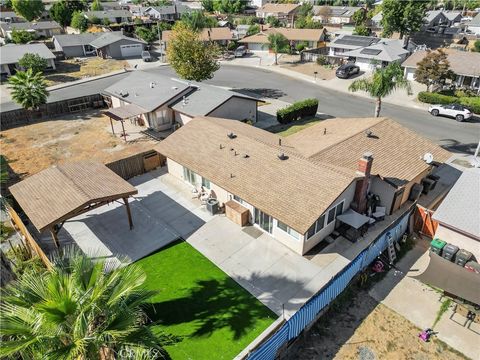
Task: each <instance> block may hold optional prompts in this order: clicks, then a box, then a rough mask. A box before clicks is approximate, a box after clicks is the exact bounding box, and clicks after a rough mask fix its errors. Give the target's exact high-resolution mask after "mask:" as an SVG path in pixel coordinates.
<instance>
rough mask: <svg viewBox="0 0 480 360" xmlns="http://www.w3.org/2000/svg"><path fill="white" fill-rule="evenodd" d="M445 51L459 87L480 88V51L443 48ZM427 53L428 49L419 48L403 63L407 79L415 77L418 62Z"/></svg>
mask: <svg viewBox="0 0 480 360" xmlns="http://www.w3.org/2000/svg"><path fill="white" fill-rule="evenodd" d="M443 51H444V52H445V53H446V54H447V60H448V62H449V63H450V70H452V71H453V72H454V73H455V74H456V75H457V76H456V79H455V84H456V85H457V86H458V87H462V86H465V87H471V88H473V89H480V53H476V52H468V51H459V50H454V49H448V48H446V49H443ZM425 55H427V51H426V50H418V51H416V52H414V53H413V54H412V55H411V56H410V57H408V58H407V60H405V61H404V62H403V63H402V66H403V67H404V68H405V71H404V73H405V77H406V79H407V80H414V79H415V71H416V68H417V64H418V63H419V62H420V60H422V59H423V58H424V57H425Z"/></svg>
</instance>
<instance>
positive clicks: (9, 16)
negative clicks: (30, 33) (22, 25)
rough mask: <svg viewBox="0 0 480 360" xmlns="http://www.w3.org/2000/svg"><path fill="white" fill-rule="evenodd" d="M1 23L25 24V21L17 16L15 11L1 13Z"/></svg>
mask: <svg viewBox="0 0 480 360" xmlns="http://www.w3.org/2000/svg"><path fill="white" fill-rule="evenodd" d="M0 21H1V22H6V23H17V22H24V21H25V19H24V18H23V17H22V16H20V15H17V14H16V13H15V11H0Z"/></svg>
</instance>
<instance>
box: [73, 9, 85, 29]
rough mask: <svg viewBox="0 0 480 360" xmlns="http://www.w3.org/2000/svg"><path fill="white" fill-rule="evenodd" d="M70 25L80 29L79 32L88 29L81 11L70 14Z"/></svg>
mask: <svg viewBox="0 0 480 360" xmlns="http://www.w3.org/2000/svg"><path fill="white" fill-rule="evenodd" d="M70 26H71V27H73V28H75V29H77V30H80V31H81V32H84V31H85V30H87V29H88V20H87V18H86V17H85V15H84V14H83V13H82V12H80V11H75V12H74V13H73V14H72V21H71V23H70Z"/></svg>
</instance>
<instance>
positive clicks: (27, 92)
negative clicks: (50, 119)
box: [8, 69, 48, 110]
mask: <svg viewBox="0 0 480 360" xmlns="http://www.w3.org/2000/svg"><path fill="white" fill-rule="evenodd" d="M8 88H9V89H11V90H12V91H11V95H12V99H13V100H14V101H15V102H16V103H18V104H20V105H21V106H22V107H23V108H24V109H26V110H33V109H37V108H38V107H39V106H40V105H42V104H45V103H46V102H47V96H48V91H47V85H46V83H45V78H44V77H43V76H42V73H39V72H37V73H34V72H33V71H32V69H28V70H27V71H17V73H16V74H15V75H13V76H11V77H10V79H9V80H8Z"/></svg>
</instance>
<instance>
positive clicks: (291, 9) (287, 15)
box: [255, 3, 300, 24]
mask: <svg viewBox="0 0 480 360" xmlns="http://www.w3.org/2000/svg"><path fill="white" fill-rule="evenodd" d="M299 7H300V5H299V4H277V3H267V4H265V5H263V6H262V7H261V8H259V9H257V11H256V12H255V15H256V16H257V17H259V18H262V19H266V18H268V17H269V16H272V17H274V18H277V19H278V20H280V21H284V22H286V23H289V24H293V21H294V19H295V15H296V13H297V11H298V8H299Z"/></svg>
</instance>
